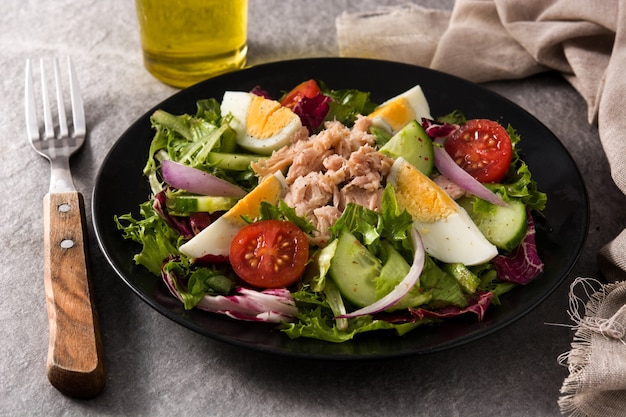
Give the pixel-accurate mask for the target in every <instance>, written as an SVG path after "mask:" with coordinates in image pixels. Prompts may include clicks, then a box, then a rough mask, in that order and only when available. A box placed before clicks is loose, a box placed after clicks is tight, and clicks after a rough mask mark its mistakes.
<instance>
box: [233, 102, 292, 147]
mask: <svg viewBox="0 0 626 417" xmlns="http://www.w3.org/2000/svg"><path fill="white" fill-rule="evenodd" d="M221 112H222V116H227V115H229V114H230V115H231V116H232V118H231V119H230V121H229V124H230V126H231V127H232V128H233V129H234V130H235V132H237V143H238V144H239V145H240V146H241V147H242V148H244V149H246V150H248V151H250V152H254V153H257V154H261V155H270V154H271V153H272V152H273V151H275V150H278V149H280V148H282V147H283V146H285V145H289V144H290V143H291V139H292V137H293V135H294V134H295V133H296V132H297V131H298V130H299V129H300V128H301V127H302V122H301V121H300V117H298V115H297V114H295V113H294V112H293V111H291V109H289V108H287V107H283V106H281V104H280V103H279V102H278V101H274V100H269V99H266V98H264V97H261V96H258V95H256V94H252V93H247V92H243V91H226V92H225V93H224V97H223V99H222V103H221Z"/></svg>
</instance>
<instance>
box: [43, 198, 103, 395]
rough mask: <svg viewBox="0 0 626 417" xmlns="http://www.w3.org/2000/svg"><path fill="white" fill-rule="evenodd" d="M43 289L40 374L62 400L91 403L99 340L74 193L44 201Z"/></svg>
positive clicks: (79, 204)
mask: <svg viewBox="0 0 626 417" xmlns="http://www.w3.org/2000/svg"><path fill="white" fill-rule="evenodd" d="M44 231H45V237H44V259H45V260H44V283H45V292H46V304H47V309H48V322H49V331H50V339H49V345H48V359H47V366H46V371H47V375H48V379H49V380H50V383H51V384H52V385H53V386H54V387H55V388H56V389H58V390H59V391H61V392H62V393H63V394H65V395H68V396H71V397H75V398H92V397H95V396H96V395H98V394H99V393H100V391H102V389H103V388H104V383H105V379H106V376H105V370H104V362H103V349H102V339H101V335H100V327H99V324H98V317H97V313H96V309H95V305H94V297H93V294H92V291H91V283H90V281H89V275H88V273H87V269H88V268H87V251H86V242H85V239H84V237H85V236H86V234H85V209H84V203H83V197H82V195H81V194H80V193H78V192H76V191H72V192H64V193H53V194H47V195H46V196H45V198H44Z"/></svg>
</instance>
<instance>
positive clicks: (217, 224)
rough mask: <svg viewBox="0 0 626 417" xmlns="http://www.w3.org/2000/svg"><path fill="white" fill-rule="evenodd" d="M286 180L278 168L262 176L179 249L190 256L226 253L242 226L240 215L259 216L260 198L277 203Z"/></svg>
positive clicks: (243, 222) (224, 254) (284, 188)
mask: <svg viewBox="0 0 626 417" xmlns="http://www.w3.org/2000/svg"><path fill="white" fill-rule="evenodd" d="M286 190H287V183H286V182H285V177H284V176H283V174H282V172H281V171H276V173H274V175H270V176H269V177H267V178H265V179H264V180H263V182H261V183H260V184H259V185H257V186H256V187H255V188H254V189H253V190H252V191H250V192H249V193H248V194H246V195H245V196H244V197H243V198H242V199H241V200H239V201H238V202H237V203H236V204H235V205H234V206H233V207H231V208H230V210H228V211H227V212H226V213H224V214H223V215H222V216H220V217H218V218H217V219H216V220H215V221H214V222H213V223H211V224H210V225H209V226H208V227H206V228H205V229H203V230H202V231H201V232H200V233H198V234H197V235H195V236H194V237H193V238H191V239H190V240H189V241H187V242H186V243H184V244H183V245H181V246H180V248H179V250H180V252H181V253H183V254H185V255H187V256H188V257H190V258H191V259H198V258H202V257H204V256H208V255H212V256H228V253H229V251H230V242H232V240H233V238H234V237H235V235H236V234H237V233H238V232H239V230H241V228H242V227H244V226H245V225H246V224H248V223H246V221H245V220H244V218H250V219H254V218H256V217H258V216H259V210H260V208H261V203H262V202H264V201H265V202H268V203H270V204H278V202H279V201H280V198H281V197H282V196H284V195H285V192H286Z"/></svg>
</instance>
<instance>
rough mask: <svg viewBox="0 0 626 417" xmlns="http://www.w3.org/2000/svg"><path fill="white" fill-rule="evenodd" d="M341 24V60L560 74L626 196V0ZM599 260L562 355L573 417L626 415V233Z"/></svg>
mask: <svg viewBox="0 0 626 417" xmlns="http://www.w3.org/2000/svg"><path fill="white" fill-rule="evenodd" d="M336 26H337V41H338V44H339V53H340V55H342V56H350V57H362V58H378V59H387V60H394V61H400V62H406V63H410V64H416V65H421V66H425V67H430V68H433V69H436V70H440V71H444V72H447V73H450V74H454V75H457V76H459V77H462V78H465V79H468V80H470V81H474V82H483V81H490V80H501V79H519V78H522V77H526V76H529V75H532V74H536V73H539V72H542V71H548V70H554V71H558V72H560V73H561V74H562V75H563V77H564V78H565V79H566V80H567V81H568V82H570V83H571V84H572V86H573V87H574V88H575V89H576V90H577V91H578V92H579V93H580V94H581V96H582V97H583V98H584V99H585V101H586V102H587V105H588V109H589V111H588V116H589V122H590V123H596V122H597V123H598V129H599V133H600V140H601V142H602V146H603V148H604V151H605V153H606V155H607V158H608V161H609V164H610V167H611V174H612V176H613V179H614V181H615V183H616V184H617V186H618V187H619V188H620V189H621V190H622V192H624V193H626V140H623V137H622V136H623V132H625V131H626V113H625V112H626V110H624V109H626V0H602V1H590V0H525V1H519V0H457V1H456V3H455V4H454V7H453V9H452V10H451V11H445V10H431V9H426V8H423V7H420V6H417V5H412V4H408V5H403V6H398V7H393V8H381V9H380V10H376V11H372V12H364V13H356V14H348V13H344V14H343V15H341V16H339V17H338V18H337V21H336ZM476 51H480V53H479V54H477V53H476ZM598 262H599V266H600V268H601V271H602V273H603V274H604V276H605V278H606V280H607V281H608V282H610V284H608V285H605V286H601V285H599V282H598V281H596V280H589V279H577V280H575V281H574V283H573V284H572V292H571V296H572V298H573V300H574V302H573V303H572V310H573V311H571V312H570V314H571V316H572V318H573V319H574V321H575V328H576V333H575V336H574V340H573V343H572V350H571V351H570V352H567V353H566V354H564V355H563V356H562V357H561V358H560V360H562V361H563V362H564V363H567V365H568V368H569V372H570V375H569V377H568V378H566V380H565V381H564V383H563V387H562V388H561V392H562V394H563V395H562V397H561V398H560V400H559V404H560V406H561V410H562V411H563V413H568V414H571V415H572V416H604V417H606V416H617V415H620V416H622V415H625V413H626V411H624V410H626V359H625V358H626V341H625V338H624V331H625V329H626V281H625V280H626V231H624V232H622V233H621V234H620V235H619V236H618V237H617V238H616V239H615V240H614V241H612V242H611V243H609V244H608V245H606V246H605V247H604V248H603V249H602V250H601V251H600V253H599V256H598ZM594 284H598V285H594ZM580 286H583V287H584V288H585V289H586V293H588V294H589V297H588V300H586V302H585V304H586V305H585V306H584V308H583V309H582V312H579V310H581V309H579V308H578V304H579V303H578V302H577V301H579V300H580V301H582V300H581V299H580V298H579V297H577V296H576V295H575V294H574V293H575V290H576V287H578V288H580ZM574 310H576V311H574Z"/></svg>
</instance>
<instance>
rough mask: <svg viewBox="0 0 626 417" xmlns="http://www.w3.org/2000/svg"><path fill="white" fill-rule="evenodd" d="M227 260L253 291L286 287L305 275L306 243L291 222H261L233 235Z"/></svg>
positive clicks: (307, 245) (307, 246)
mask: <svg viewBox="0 0 626 417" xmlns="http://www.w3.org/2000/svg"><path fill="white" fill-rule="evenodd" d="M229 259H230V264H231V266H232V267H233V270H234V271H235V273H236V274H237V275H238V276H239V277H240V278H241V279H242V280H244V281H245V282H247V283H248V284H250V285H252V286H254V287H259V288H282V287H288V286H290V285H292V284H293V283H295V282H296V281H297V280H298V279H299V278H300V276H301V275H302V273H303V272H304V269H305V267H306V263H307V260H308V259H309V241H308V239H307V237H306V235H305V234H304V232H303V231H302V230H300V228H299V227H298V226H296V225H295V224H293V223H291V222H288V221H281V220H261V221H259V222H255V223H251V224H249V225H247V226H244V227H243V228H242V229H241V230H240V231H239V233H237V234H236V235H235V237H234V239H233V241H232V242H231V244H230V253H229Z"/></svg>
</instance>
